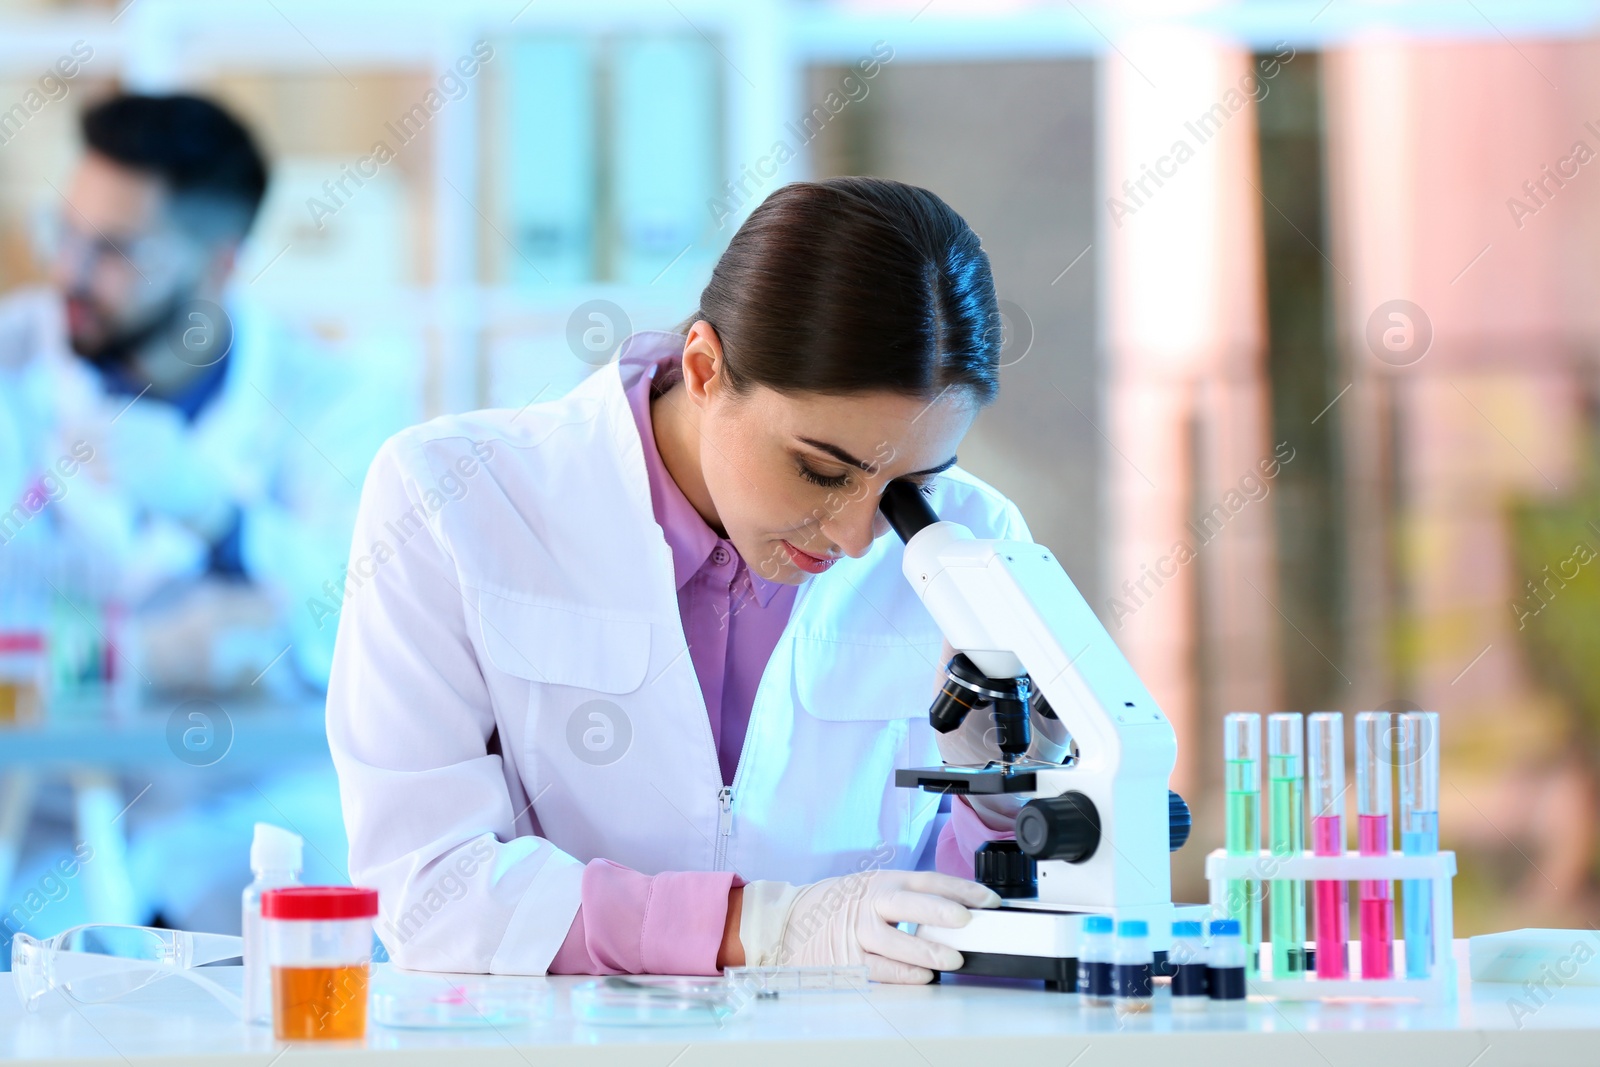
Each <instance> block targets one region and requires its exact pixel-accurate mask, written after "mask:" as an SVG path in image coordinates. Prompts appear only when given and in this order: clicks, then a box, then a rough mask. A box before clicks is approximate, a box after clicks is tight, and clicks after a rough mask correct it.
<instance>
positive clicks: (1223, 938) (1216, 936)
mask: <svg viewBox="0 0 1600 1067" xmlns="http://www.w3.org/2000/svg"><path fill="white" fill-rule="evenodd" d="M1206 984H1207V986H1208V991H1209V994H1210V996H1211V999H1212V1000H1243V999H1244V994H1245V989H1244V938H1243V937H1241V936H1240V934H1239V920H1238V919H1212V920H1211V945H1210V947H1209V948H1208V949H1207V950H1206Z"/></svg>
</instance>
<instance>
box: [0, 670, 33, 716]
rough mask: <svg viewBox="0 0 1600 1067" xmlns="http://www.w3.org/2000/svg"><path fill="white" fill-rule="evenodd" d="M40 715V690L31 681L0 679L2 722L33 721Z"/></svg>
mask: <svg viewBox="0 0 1600 1067" xmlns="http://www.w3.org/2000/svg"><path fill="white" fill-rule="evenodd" d="M38 717H39V690H38V688H37V687H36V686H34V685H33V684H32V683H31V682H15V681H0V723H5V724H7V725H12V724H17V723H26V722H32V721H33V720H34V719H36V718H38Z"/></svg>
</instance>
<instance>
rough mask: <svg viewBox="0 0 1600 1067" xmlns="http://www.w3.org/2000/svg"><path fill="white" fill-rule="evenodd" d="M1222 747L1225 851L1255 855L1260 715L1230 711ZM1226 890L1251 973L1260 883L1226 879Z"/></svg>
mask: <svg viewBox="0 0 1600 1067" xmlns="http://www.w3.org/2000/svg"><path fill="white" fill-rule="evenodd" d="M1222 748H1223V753H1222V755H1223V759H1224V760H1225V761H1226V762H1225V768H1226V770H1225V775H1226V789H1227V821H1228V825H1227V831H1228V842H1227V844H1228V854H1229V855H1232V856H1257V855H1259V854H1260V852H1261V716H1260V715H1257V714H1256V713H1255V712H1249V711H1236V712H1233V713H1232V714H1230V715H1229V716H1228V717H1227V718H1226V719H1224V720H1223V724H1222ZM1227 894H1228V898H1227V900H1226V901H1224V902H1223V906H1224V908H1225V911H1226V914H1227V915H1228V916H1230V917H1232V918H1235V919H1238V920H1239V926H1240V932H1241V933H1242V934H1243V936H1244V947H1245V961H1246V965H1247V966H1248V967H1249V968H1250V973H1252V974H1254V973H1255V970H1256V953H1257V951H1258V950H1259V948H1260V945H1261V883H1260V882H1259V881H1256V880H1251V879H1244V878H1234V879H1229V881H1228V884H1227Z"/></svg>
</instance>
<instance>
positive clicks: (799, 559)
mask: <svg viewBox="0 0 1600 1067" xmlns="http://www.w3.org/2000/svg"><path fill="white" fill-rule="evenodd" d="M782 544H783V550H784V551H785V552H787V553H789V559H790V560H792V561H793V562H794V565H795V566H796V567H799V568H800V569H801V570H803V571H805V572H806V573H807V574H821V573H822V572H823V571H825V570H827V569H828V568H829V567H831V566H833V565H834V564H835V563H836V562H838V557H837V556H834V557H832V558H829V559H824V558H823V557H821V556H813V555H812V554H811V553H809V552H802V551H801V550H800V549H798V548H796V547H794V546H793V545H791V544H790V543H789V542H787V541H784V542H782Z"/></svg>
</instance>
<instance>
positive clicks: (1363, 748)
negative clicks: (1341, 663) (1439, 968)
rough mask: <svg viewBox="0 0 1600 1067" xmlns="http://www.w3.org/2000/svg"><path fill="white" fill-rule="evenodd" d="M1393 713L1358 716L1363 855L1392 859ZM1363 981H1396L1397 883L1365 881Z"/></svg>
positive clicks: (1358, 816) (1359, 829)
mask: <svg viewBox="0 0 1600 1067" xmlns="http://www.w3.org/2000/svg"><path fill="white" fill-rule="evenodd" d="M1392 726H1393V717H1392V716H1391V715H1390V713H1389V712H1387V711H1363V712H1359V713H1357V715H1356V838H1357V846H1356V847H1357V848H1358V849H1359V850H1360V852H1361V854H1362V855H1363V856H1387V855H1388V854H1389V852H1390V850H1391V848H1392V844H1391V842H1392V838H1391V836H1390V834H1391V830H1390V822H1391V820H1390V813H1391V811H1392V810H1393V793H1392V791H1391V790H1390V788H1389V780H1390V773H1391V772H1390V769H1389V768H1390V764H1391V762H1392V761H1391V760H1390V759H1389V758H1388V756H1389V755H1390V753H1391V749H1390V745H1391V744H1392V742H1393V741H1394V738H1393V737H1392V736H1391V734H1390V730H1391V727H1392ZM1360 893H1361V977H1363V978H1393V977H1394V883H1393V882H1392V881H1388V880H1387V879H1367V878H1363V879H1362V880H1361V890H1360Z"/></svg>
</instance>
